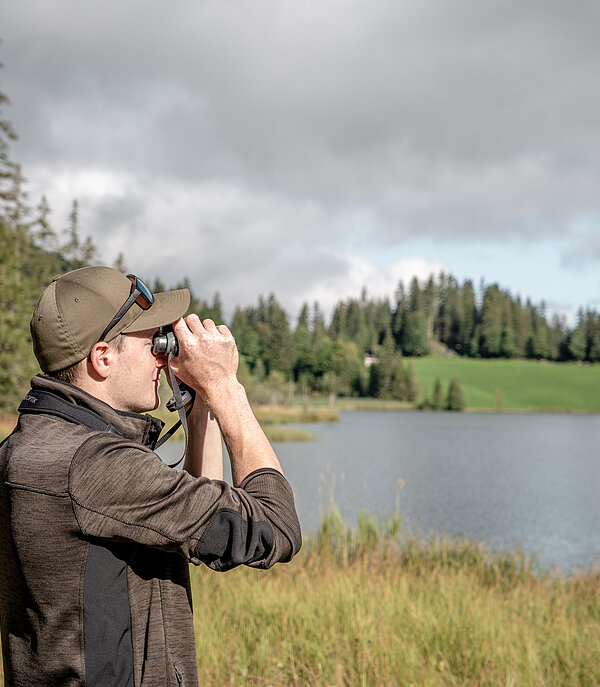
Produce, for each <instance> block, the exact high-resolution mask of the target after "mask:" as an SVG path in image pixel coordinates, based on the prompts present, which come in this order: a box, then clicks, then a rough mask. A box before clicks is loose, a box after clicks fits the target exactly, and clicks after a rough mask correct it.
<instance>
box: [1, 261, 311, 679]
mask: <svg viewBox="0 0 600 687" xmlns="http://www.w3.org/2000/svg"><path fill="white" fill-rule="evenodd" d="M189 298H190V296H189V292H188V291H187V290H186V289H183V290H179V291H171V292H167V293H159V294H152V293H151V292H150V291H149V289H148V288H147V287H146V285H145V284H144V283H143V282H142V281H141V280H139V279H138V278H137V277H134V276H133V275H128V277H125V276H124V275H122V274H121V273H120V272H117V271H116V270H113V269H110V268H108V267H84V268H82V269H79V270H75V271H73V272H70V273H68V274H65V275H62V276H60V277H57V278H55V279H54V281H53V282H52V283H51V284H50V286H49V287H48V288H47V289H46V290H45V291H44V292H43V294H42V296H41V298H40V301H39V303H38V305H37V306H36V309H35V312H34V314H33V318H32V321H31V334H32V339H33V346H34V352H35V354H36V357H37V360H38V362H39V364H40V367H41V369H42V371H43V373H44V374H41V375H38V376H36V377H34V378H33V380H32V390H31V391H30V393H29V394H28V395H27V396H26V398H25V400H24V401H23V403H22V404H21V407H20V412H21V414H20V417H19V421H18V425H17V427H16V429H15V431H14V432H13V434H11V436H9V437H8V438H7V439H6V440H5V441H4V442H3V444H2V445H0V556H1V560H0V615H1V622H2V653H3V659H4V669H5V684H6V685H7V686H13V685H14V686H16V687H21V686H25V685H26V686H27V687H32V686H35V685H44V687H50V686H52V685H61V686H63V685H87V686H90V685H94V686H98V687H100V686H102V687H104V686H107V687H108V686H110V687H116V686H119V687H120V686H125V685H127V686H131V687H134V686H135V687H151V686H157V687H165V686H167V685H177V686H178V685H186V686H187V685H196V684H197V669H196V657H195V648H194V629H193V623H192V606H191V593H190V585H189V574H188V561H191V562H192V563H194V564H196V565H198V564H200V563H205V564H206V565H208V566H209V567H211V568H212V569H213V570H219V571H222V570H228V569H230V568H232V567H234V566H236V565H239V564H246V565H250V566H254V567H261V568H267V567H270V566H271V565H273V564H274V563H275V562H277V561H289V560H290V559H291V558H292V556H293V555H294V554H295V553H296V552H297V551H298V549H299V548H300V545H301V537H300V527H299V524H298V519H297V516H296V512H295V508H294V500H293V495H292V492H291V489H290V487H289V485H288V483H287V482H286V480H285V478H284V477H283V474H282V472H281V466H280V465H279V462H278V460H277V457H276V455H275V453H274V452H273V450H272V448H271V446H270V444H269V442H268V440H267V439H266V437H265V435H264V433H263V432H262V430H261V429H260V426H259V425H258V422H257V421H256V418H255V417H254V415H253V413H252V410H251V408H250V406H249V404H248V401H247V398H246V395H245V391H244V389H243V387H242V386H241V385H240V384H239V382H238V381H237V378H236V372H237V363H238V353H237V348H236V345H235V341H234V339H233V337H232V335H231V333H230V332H229V330H228V329H227V327H225V326H223V325H220V326H215V324H214V323H213V322H212V321H211V320H205V321H204V322H200V320H199V319H198V317H197V316H195V315H190V316H188V317H186V318H185V319H181V318H182V316H183V315H184V314H185V312H186V310H187V307H188V305H189ZM171 323H173V330H174V332H175V335H176V337H177V340H178V343H179V355H178V356H177V357H175V358H172V359H171V366H172V369H173V371H174V373H175V375H176V376H177V377H178V378H179V379H180V380H181V381H183V382H185V383H186V384H187V385H188V386H189V387H191V388H193V389H194V390H196V401H195V403H194V408H193V410H192V412H191V413H190V415H189V438H190V440H189V445H188V451H187V456H186V462H185V469H184V470H183V471H181V472H177V471H175V470H173V469H171V468H169V467H168V466H167V465H165V464H164V463H163V462H161V460H160V458H159V457H158V456H157V455H156V454H155V453H154V451H153V447H154V444H155V442H156V439H157V436H158V434H159V433H160V429H161V427H162V423H161V422H160V421H158V420H156V419H155V418H152V417H151V416H149V415H141V414H139V413H142V412H144V411H146V410H151V409H154V408H156V407H157V406H158V403H159V398H158V387H159V384H160V382H159V376H160V372H161V370H162V369H163V368H164V367H165V365H166V363H167V360H166V358H165V357H164V356H163V355H157V354H155V353H154V351H153V336H154V335H155V334H156V333H157V331H158V329H159V328H160V327H161V326H164V325H168V324H171ZM212 418H216V422H215V420H214V419H212ZM217 422H218V426H217ZM219 429H220V433H221V434H222V436H223V439H224V441H225V444H226V446H227V449H228V451H229V455H230V459H231V468H232V476H233V483H234V486H233V487H232V486H230V485H227V484H226V483H224V482H222V481H219V480H215V479H210V478H211V477H213V478H214V477H219V476H220V475H221V463H222V457H221V436H220V433H219ZM206 611H207V612H210V609H206Z"/></svg>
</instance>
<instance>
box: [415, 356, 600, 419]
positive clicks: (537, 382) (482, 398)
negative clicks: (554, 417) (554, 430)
mask: <svg viewBox="0 0 600 687" xmlns="http://www.w3.org/2000/svg"><path fill="white" fill-rule="evenodd" d="M414 365H415V369H416V372H417V377H418V379H419V383H420V385H421V387H422V388H423V394H426V395H427V396H430V395H431V392H432V389H433V385H434V383H435V378H436V377H438V376H439V377H440V379H441V380H442V383H443V385H444V388H445V389H446V388H447V386H448V383H449V382H450V380H451V379H452V378H453V377H458V379H459V380H460V383H461V385H462V387H463V389H464V392H465V396H466V399H467V407H468V408H469V409H471V410H521V411H523V410H525V411H541V410H545V411H573V412H600V365H599V364H594V365H589V364H584V365H581V364H577V363H551V362H545V361H544V362H538V361H534V360H477V359H469V358H459V357H454V358H445V357H443V356H429V357H426V358H416V359H415V360H414Z"/></svg>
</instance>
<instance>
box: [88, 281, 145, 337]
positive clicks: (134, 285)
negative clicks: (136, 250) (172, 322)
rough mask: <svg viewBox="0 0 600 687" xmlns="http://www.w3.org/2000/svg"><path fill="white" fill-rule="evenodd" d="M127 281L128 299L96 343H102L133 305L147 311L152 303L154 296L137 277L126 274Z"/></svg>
mask: <svg viewBox="0 0 600 687" xmlns="http://www.w3.org/2000/svg"><path fill="white" fill-rule="evenodd" d="M127 279H129V281H130V282H131V292H130V294H129V298H128V299H127V300H126V301H125V303H123V305H122V306H121V307H120V308H119V310H118V312H117V314H116V315H115V316H114V317H113V318H112V320H111V321H110V322H109V323H108V327H107V328H106V329H105V330H104V331H103V332H102V335H101V336H100V338H99V339H98V342H100V341H104V337H105V336H106V335H107V334H108V332H110V330H111V329H112V328H113V327H114V326H115V325H116V324H117V323H118V322H119V320H120V319H121V318H122V317H123V316H124V315H125V313H126V312H127V311H128V310H129V308H131V306H132V305H133V304H134V303H136V304H137V305H139V306H140V308H141V309H142V310H148V308H149V307H150V306H151V305H152V303H154V294H153V293H152V291H150V289H149V288H148V287H147V286H146V284H144V282H143V281H142V280H141V279H140V278H139V277H136V276H135V274H128V275H127Z"/></svg>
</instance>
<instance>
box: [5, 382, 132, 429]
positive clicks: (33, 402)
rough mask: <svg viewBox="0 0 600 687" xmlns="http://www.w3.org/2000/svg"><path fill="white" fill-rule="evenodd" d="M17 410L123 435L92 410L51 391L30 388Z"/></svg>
mask: <svg viewBox="0 0 600 687" xmlns="http://www.w3.org/2000/svg"><path fill="white" fill-rule="evenodd" d="M18 411H19V413H46V414H47V415H56V416H57V417H61V418H62V419H63V420H68V421H69V422H74V423H76V424H78V425H83V426H84V427H87V428H88V429H90V430H92V431H95V432H109V433H110V434H116V435H118V436H123V435H122V434H121V432H119V430H117V429H115V427H113V426H112V425H111V424H110V423H108V422H105V421H104V420H103V419H102V418H101V417H100V416H99V415H98V414H97V413H95V412H94V411H93V410H89V408H84V407H83V406H78V405H75V404H74V403H69V401H66V400H65V399H64V398H62V397H61V396H58V395H57V394H54V393H52V392H51V391H42V390H41V389H33V390H31V391H30V392H29V393H28V394H27V396H25V398H24V399H23V400H22V401H21V405H20V406H19V408H18Z"/></svg>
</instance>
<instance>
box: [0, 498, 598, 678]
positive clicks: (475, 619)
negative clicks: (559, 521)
mask: <svg viewBox="0 0 600 687" xmlns="http://www.w3.org/2000/svg"><path fill="white" fill-rule="evenodd" d="M190 572H191V580H192V594H193V598H194V624H195V629H196V650H197V656H198V669H199V674H200V678H201V680H200V684H203V685H207V686H208V687H210V686H215V687H217V686H219V687H220V686H222V685H229V686H231V687H236V686H239V687H242V686H244V687H245V686H246V685H260V686H263V687H267V686H272V687H284V686H286V687H287V686H288V685H295V686H298V687H300V686H302V687H312V686H314V687H327V686H332V685H335V686H336V687H354V686H356V687H388V686H389V687H392V686H393V687H403V686H406V687H408V686H418V687H446V686H450V685H454V686H456V685H460V686H463V687H499V686H505V687H509V686H510V687H552V686H556V687H559V686H560V687H571V686H572V687H597V686H598V685H599V684H600V573H599V572H598V571H596V572H591V571H590V572H587V573H582V574H579V575H577V576H572V577H568V578H561V577H557V576H553V575H550V574H548V573H538V572H536V567H535V561H532V560H528V559H527V558H526V557H525V556H524V555H523V554H522V552H518V551H517V552H513V553H510V552H509V553H504V554H492V553H490V551H489V550H487V549H485V548H484V547H483V546H481V545H480V544H477V543H475V542H469V541H466V540H458V541H450V540H447V539H430V540H428V541H423V540H420V539H417V538H414V537H412V536H410V535H408V534H407V533H406V532H404V531H403V529H402V527H401V522H400V520H399V518H397V517H396V518H392V519H391V520H390V521H389V522H387V523H384V524H383V525H380V524H378V523H377V522H376V521H375V520H374V519H373V517H371V516H370V515H369V514H366V513H362V514H361V515H360V517H359V522H358V527H357V528H352V529H351V528H347V527H345V526H344V524H343V522H342V520H341V517H340V515H339V513H338V512H337V511H336V510H335V509H332V510H331V511H330V512H329V513H328V514H327V515H326V517H325V518H324V519H323V521H322V523H321V526H320V529H319V531H318V532H317V533H316V534H314V535H313V536H310V537H308V540H307V541H306V542H305V545H304V548H303V550H302V551H301V552H300V554H299V555H298V556H297V557H296V558H295V559H294V560H293V561H292V562H291V563H290V564H288V565H278V566H276V567H275V568H273V569H272V570H270V571H258V570H250V569H248V568H238V569H235V570H232V571H230V572H228V573H225V574H222V573H215V572H213V571H211V570H209V569H208V568H206V567H203V566H200V567H198V568H195V567H192V568H191V571H190ZM0 674H1V670H0ZM0 684H2V680H0Z"/></svg>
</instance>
